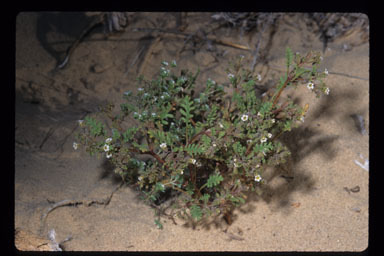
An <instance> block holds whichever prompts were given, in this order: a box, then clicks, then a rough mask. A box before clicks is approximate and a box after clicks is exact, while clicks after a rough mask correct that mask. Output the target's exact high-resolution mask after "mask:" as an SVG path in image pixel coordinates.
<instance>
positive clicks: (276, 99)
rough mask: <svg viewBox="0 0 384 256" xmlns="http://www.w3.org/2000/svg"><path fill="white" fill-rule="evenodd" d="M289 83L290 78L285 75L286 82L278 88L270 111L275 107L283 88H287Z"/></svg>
mask: <svg viewBox="0 0 384 256" xmlns="http://www.w3.org/2000/svg"><path fill="white" fill-rule="evenodd" d="M290 81H291V77H289V76H288V75H287V80H285V82H284V84H283V86H282V87H281V88H280V90H279V91H278V92H277V95H276V96H275V97H274V98H275V99H274V100H273V104H272V109H273V107H274V106H275V105H276V103H277V101H278V99H279V98H280V95H281V93H282V92H283V90H284V89H285V87H287V85H288V83H289V82H290Z"/></svg>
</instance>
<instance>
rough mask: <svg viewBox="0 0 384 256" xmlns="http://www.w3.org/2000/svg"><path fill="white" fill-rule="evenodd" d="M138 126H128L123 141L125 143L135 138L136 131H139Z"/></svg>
mask: <svg viewBox="0 0 384 256" xmlns="http://www.w3.org/2000/svg"><path fill="white" fill-rule="evenodd" d="M137 130H138V128H136V127H131V128H128V129H127V130H126V131H125V132H124V133H123V141H124V142H125V143H127V142H129V141H130V140H132V139H133V137H134V135H135V133H136V132H137Z"/></svg>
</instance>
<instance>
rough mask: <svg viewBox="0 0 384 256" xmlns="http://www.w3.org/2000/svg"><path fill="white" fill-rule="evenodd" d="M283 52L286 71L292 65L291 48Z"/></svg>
mask: <svg viewBox="0 0 384 256" xmlns="http://www.w3.org/2000/svg"><path fill="white" fill-rule="evenodd" d="M285 52H286V53H285V54H286V59H287V70H288V69H289V67H290V66H291V63H292V59H293V53H292V50H291V48H289V47H287V48H286V50H285Z"/></svg>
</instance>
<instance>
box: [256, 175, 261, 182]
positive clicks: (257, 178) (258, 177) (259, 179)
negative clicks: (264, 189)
mask: <svg viewBox="0 0 384 256" xmlns="http://www.w3.org/2000/svg"><path fill="white" fill-rule="evenodd" d="M255 181H257V182H259V181H261V176H260V175H259V174H257V175H255Z"/></svg>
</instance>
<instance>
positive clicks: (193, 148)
mask: <svg viewBox="0 0 384 256" xmlns="http://www.w3.org/2000/svg"><path fill="white" fill-rule="evenodd" d="M184 150H185V151H186V152H187V153H188V154H189V155H191V156H195V155H197V154H201V153H203V152H204V149H203V148H202V147H201V146H199V145H198V144H188V145H187V146H185V147H184Z"/></svg>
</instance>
